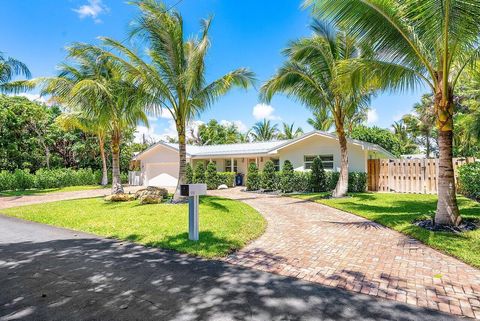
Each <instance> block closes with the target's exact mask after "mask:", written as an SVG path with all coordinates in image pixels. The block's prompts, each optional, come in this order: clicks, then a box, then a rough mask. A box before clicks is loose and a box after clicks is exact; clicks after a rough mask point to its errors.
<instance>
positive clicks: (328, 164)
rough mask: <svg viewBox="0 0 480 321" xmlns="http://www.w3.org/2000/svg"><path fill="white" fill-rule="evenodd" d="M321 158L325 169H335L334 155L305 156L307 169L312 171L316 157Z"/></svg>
mask: <svg viewBox="0 0 480 321" xmlns="http://www.w3.org/2000/svg"><path fill="white" fill-rule="evenodd" d="M317 156H318V157H320V160H321V161H322V165H323V168H324V169H330V170H331V169H333V155H305V156H303V160H304V163H305V164H304V166H305V169H311V168H312V164H313V160H314V159H315V157H317Z"/></svg>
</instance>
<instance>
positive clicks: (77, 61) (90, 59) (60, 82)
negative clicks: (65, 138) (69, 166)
mask: <svg viewBox="0 0 480 321" xmlns="http://www.w3.org/2000/svg"><path fill="white" fill-rule="evenodd" d="M68 52H69V58H70V59H71V60H72V63H71V64H63V65H61V66H60V73H59V75H58V76H57V77H50V78H40V79H34V80H32V83H36V84H39V85H40V86H41V87H42V93H43V94H51V95H52V97H53V99H55V100H57V101H58V102H59V103H61V104H64V105H66V106H67V107H68V108H70V110H71V112H72V114H70V115H69V114H67V116H66V117H67V118H70V125H72V124H73V123H76V125H77V126H78V127H81V128H84V129H85V130H87V131H89V132H95V134H96V135H97V138H98V139H99V142H100V145H101V146H102V145H103V144H102V143H103V142H104V137H105V134H106V133H107V132H108V133H109V134H110V136H111V144H112V145H111V149H112V194H116V193H123V187H122V183H121V177H120V145H121V141H122V134H123V132H124V131H125V130H126V129H129V128H134V127H135V126H137V125H138V124H139V123H144V124H146V125H148V120H147V116H146V113H145V111H152V110H153V107H154V106H151V105H149V104H147V101H146V100H145V97H146V96H147V95H146V94H145V93H144V92H143V91H142V88H140V87H139V86H137V85H136V84H135V83H134V82H132V81H130V80H129V79H127V78H126V77H125V75H124V74H123V73H122V71H123V70H122V69H121V68H119V66H118V64H117V63H116V61H114V60H113V59H111V58H109V57H106V56H103V55H101V54H100V53H102V49H100V48H98V47H94V46H91V45H88V44H81V43H76V44H74V45H72V46H71V47H69V48H68ZM148 107H150V109H149V108H148ZM101 149H103V148H102V147H101ZM102 161H103V162H104V163H103V168H104V169H105V167H106V163H105V161H104V160H102ZM103 179H105V177H104V178H103ZM103 179H102V181H103ZM103 182H104V181H103Z"/></svg>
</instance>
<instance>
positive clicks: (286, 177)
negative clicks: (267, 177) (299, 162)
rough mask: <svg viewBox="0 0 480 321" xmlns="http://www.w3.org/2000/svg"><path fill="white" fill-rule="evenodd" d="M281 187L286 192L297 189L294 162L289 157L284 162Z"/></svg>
mask: <svg viewBox="0 0 480 321" xmlns="http://www.w3.org/2000/svg"><path fill="white" fill-rule="evenodd" d="M280 189H281V190H282V192H284V193H291V192H293V191H294V190H295V172H294V170H293V165H292V163H291V162H290V161H289V160H288V159H287V160H285V162H283V167H282V172H281V179H280Z"/></svg>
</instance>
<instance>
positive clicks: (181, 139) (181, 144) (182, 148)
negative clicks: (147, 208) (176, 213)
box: [173, 121, 187, 202]
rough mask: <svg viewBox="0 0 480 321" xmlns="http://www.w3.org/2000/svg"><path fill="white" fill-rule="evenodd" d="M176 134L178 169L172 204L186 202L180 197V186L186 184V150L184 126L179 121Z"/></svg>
mask: <svg viewBox="0 0 480 321" xmlns="http://www.w3.org/2000/svg"><path fill="white" fill-rule="evenodd" d="M177 132H178V156H179V160H180V162H179V167H178V183H177V188H176V190H175V194H174V195H173V201H174V202H183V201H185V200H186V198H185V197H183V196H180V185H182V184H186V177H185V173H186V170H185V168H186V166H187V149H186V134H185V126H184V124H182V123H181V121H177Z"/></svg>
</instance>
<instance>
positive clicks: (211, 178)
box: [205, 162, 218, 189]
mask: <svg viewBox="0 0 480 321" xmlns="http://www.w3.org/2000/svg"><path fill="white" fill-rule="evenodd" d="M205 183H206V184H207V189H217V187H218V185H217V184H218V179H217V165H215V163H213V162H209V163H208V165H207V170H206V171H205Z"/></svg>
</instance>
